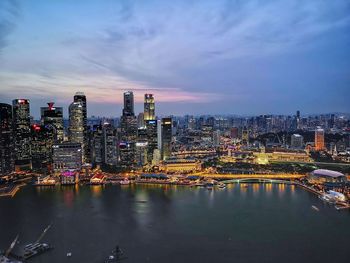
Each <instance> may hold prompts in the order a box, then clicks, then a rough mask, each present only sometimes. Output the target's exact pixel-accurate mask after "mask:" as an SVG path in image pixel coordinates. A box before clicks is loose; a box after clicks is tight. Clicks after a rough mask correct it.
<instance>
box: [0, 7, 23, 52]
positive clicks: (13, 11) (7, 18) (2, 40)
mask: <svg viewBox="0 0 350 263" xmlns="http://www.w3.org/2000/svg"><path fill="white" fill-rule="evenodd" d="M19 13H20V8H19V4H18V3H17V1H15V0H14V1H11V0H3V1H1V2H0V53H1V50H2V49H3V48H4V47H5V46H6V45H7V38H8V36H9V35H10V34H11V33H12V32H13V30H14V29H15V25H16V19H17V17H18V16H19Z"/></svg>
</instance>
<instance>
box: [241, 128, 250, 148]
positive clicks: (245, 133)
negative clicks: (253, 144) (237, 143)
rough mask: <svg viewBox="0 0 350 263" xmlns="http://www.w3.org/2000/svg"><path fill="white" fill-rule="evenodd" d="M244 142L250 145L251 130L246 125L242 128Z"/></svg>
mask: <svg viewBox="0 0 350 263" xmlns="http://www.w3.org/2000/svg"><path fill="white" fill-rule="evenodd" d="M242 144H243V145H248V144H249V131H248V129H247V127H244V128H243V130H242Z"/></svg>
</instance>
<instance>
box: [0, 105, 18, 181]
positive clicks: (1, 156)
mask: <svg viewBox="0 0 350 263" xmlns="http://www.w3.org/2000/svg"><path fill="white" fill-rule="evenodd" d="M14 157H15V156H14V141H13V129H12V107H11V105H9V104H5V103H0V175H6V174H9V173H11V172H13V171H14V168H15V160H14Z"/></svg>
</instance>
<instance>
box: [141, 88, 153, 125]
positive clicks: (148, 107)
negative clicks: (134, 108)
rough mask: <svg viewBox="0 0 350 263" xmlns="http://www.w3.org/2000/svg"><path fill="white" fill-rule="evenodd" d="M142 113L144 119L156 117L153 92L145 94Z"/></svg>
mask: <svg viewBox="0 0 350 263" xmlns="http://www.w3.org/2000/svg"><path fill="white" fill-rule="evenodd" d="M143 115H144V120H145V121H149V120H155V118H156V116H155V107H154V97H153V94H145V100H144V111H143Z"/></svg>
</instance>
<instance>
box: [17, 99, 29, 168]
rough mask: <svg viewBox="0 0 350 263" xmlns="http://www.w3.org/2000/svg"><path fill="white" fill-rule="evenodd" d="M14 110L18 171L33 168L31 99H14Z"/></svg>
mask: <svg viewBox="0 0 350 263" xmlns="http://www.w3.org/2000/svg"><path fill="white" fill-rule="evenodd" d="M12 110H13V115H12V116H13V131H14V139H15V143H14V145H15V169H16V170H18V171H20V170H28V169H31V168H32V164H31V153H30V146H31V145H30V141H31V136H30V135H31V132H30V108H29V100H27V99H15V100H13V101H12Z"/></svg>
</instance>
